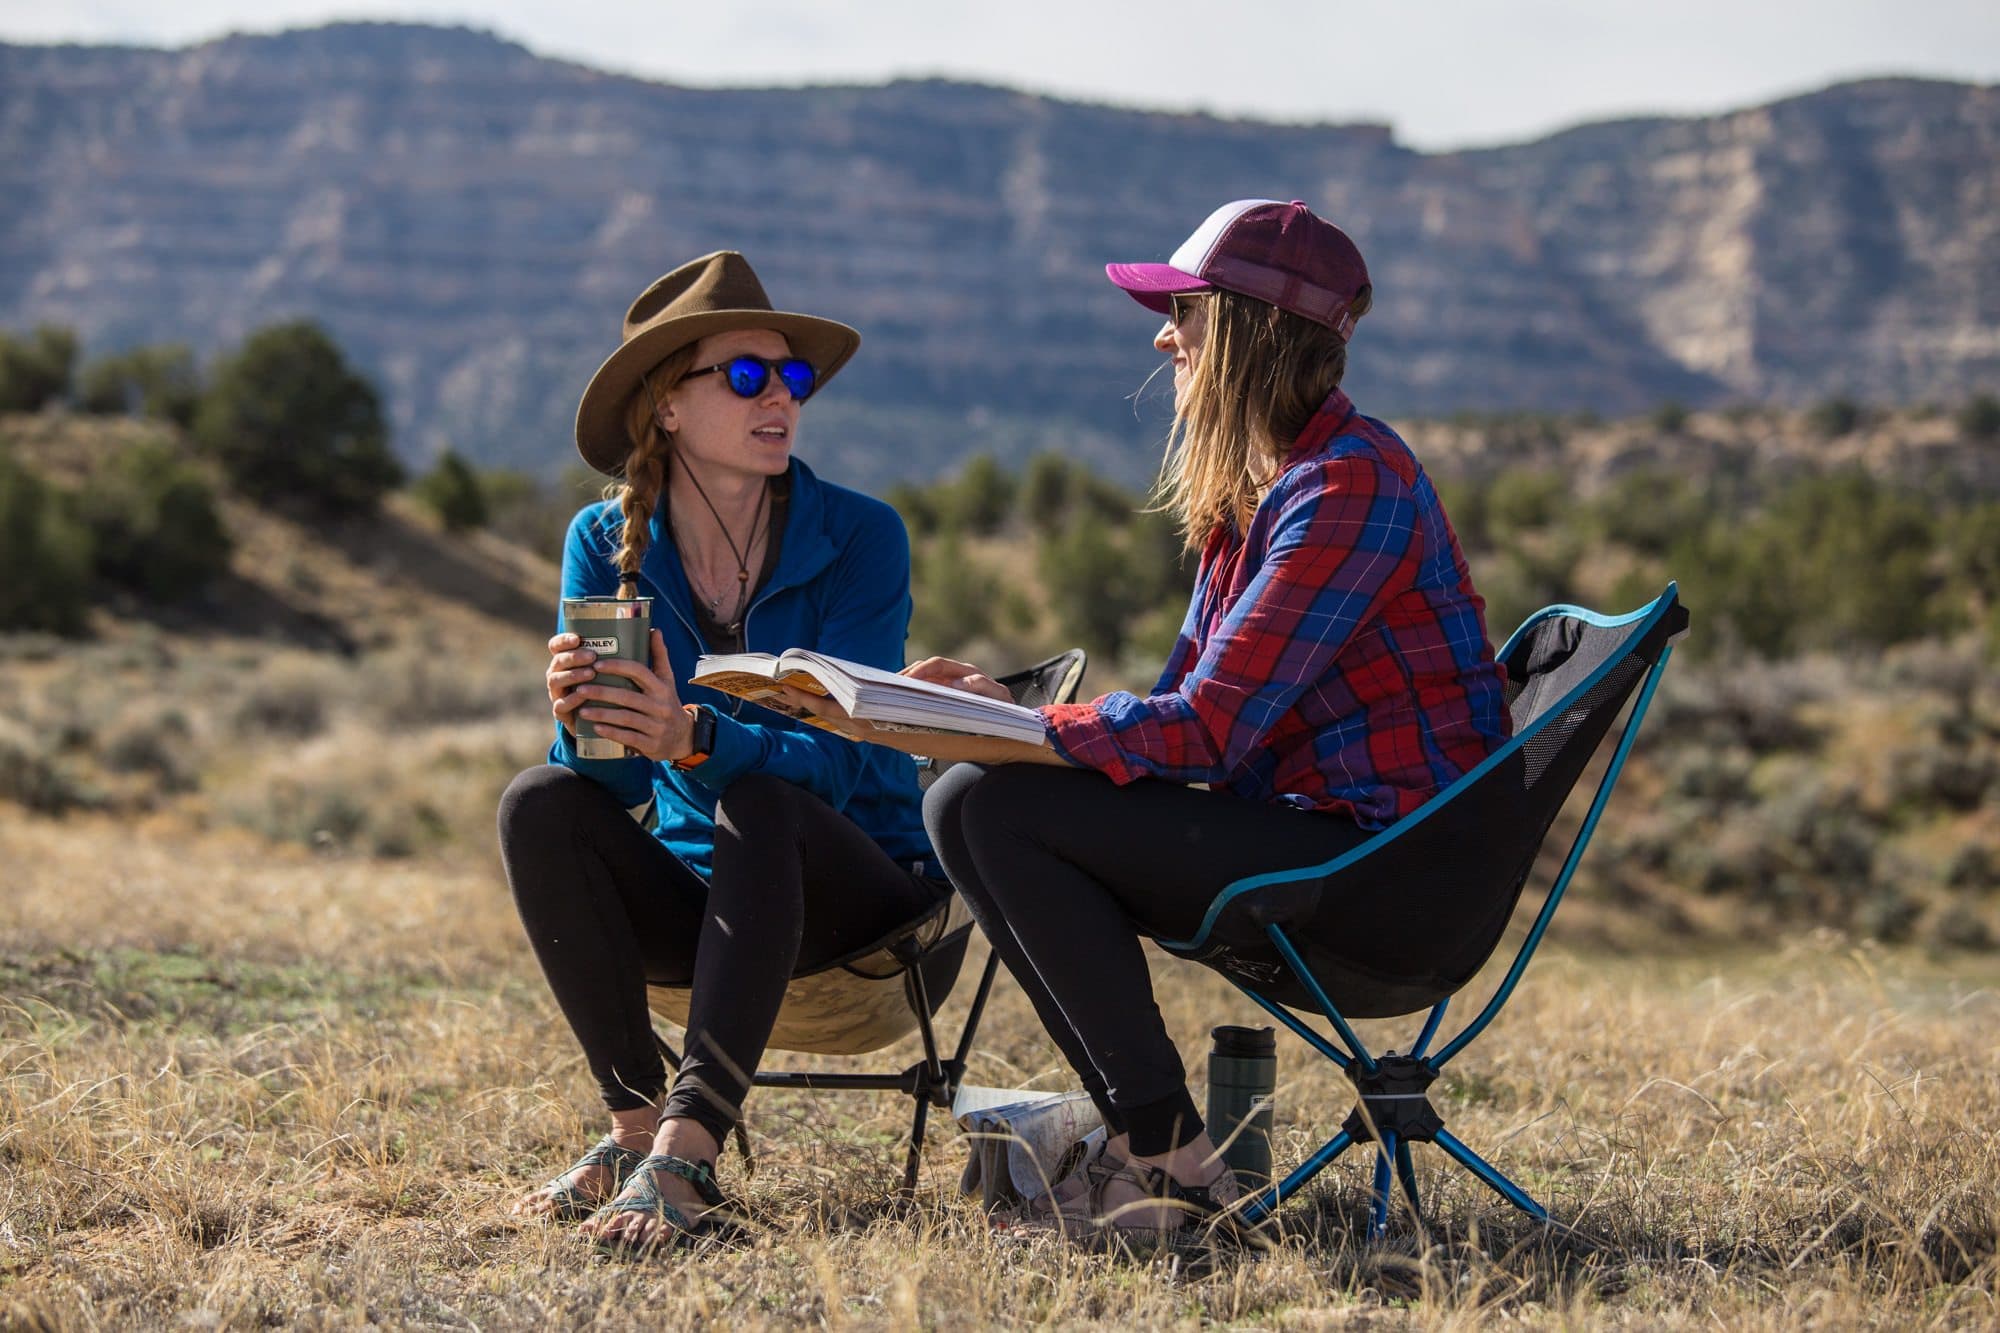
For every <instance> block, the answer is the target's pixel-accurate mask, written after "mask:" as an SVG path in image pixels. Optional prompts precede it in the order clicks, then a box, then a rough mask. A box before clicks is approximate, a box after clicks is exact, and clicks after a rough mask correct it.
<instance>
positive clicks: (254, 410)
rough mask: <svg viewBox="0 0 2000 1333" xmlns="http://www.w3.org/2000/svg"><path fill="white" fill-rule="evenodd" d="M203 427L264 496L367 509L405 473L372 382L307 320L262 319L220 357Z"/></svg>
mask: <svg viewBox="0 0 2000 1333" xmlns="http://www.w3.org/2000/svg"><path fill="white" fill-rule="evenodd" d="M195 436H196V438H197V439H198V440H199V441H200V442H201V444H202V447H203V448H205V449H206V450H208V451H209V452H210V453H211V454H213V455H214V456H215V458H216V459H217V460H219V461H220V462H221V464H222V466H223V469H224V471H225V472H227V473H228V475H229V479H230V482H231V484H233V485H234V486H236V487H237V489H239V490H241V491H242V492H243V493H244V494H245V495H247V496H249V497H251V498H252V499H256V500H264V501H271V502H289V503H293V504H298V505H302V506H306V507H310V508H315V509H319V510H322V511H325V512H329V513H341V512H347V511H354V510H367V509H372V508H374V507H375V505H376V504H377V503H378V502H379V501H380V499H381V497H382V495H383V493H384V492H386V491H388V490H389V489H390V488H391V487H393V486H395V485H397V484H398V483H399V482H400V481H401V480H402V469H401V467H399V466H398V465H397V463H396V460H395V458H394V457H392V456H391V455H390V453H389V437H388V431H387V427H386V426H385V424H384V422H383V419H382V407H381V402H380V400H379V399H378V398H377V397H376V394H375V389H374V387H373V386H372V385H370V384H369V383H368V381H367V380H365V379H363V378H362V377H361V376H359V375H357V374H356V373H355V372H354V371H352V370H351V369H349V368H348V365H347V362H346V359H345V358H344V357H342V355H341V352H340V348H339V347H337V346H336V345H335V344H334V342H333V339H331V338H330V337H328V336H327V334H326V332H325V331H324V330H323V329H321V328H320V327H319V326H318V325H316V324H313V323H311V322H309V321H300V322H297V323H292V324H279V325H274V326H272V327H270V328H266V329H261V330H259V331H258V332H256V333H253V334H251V335H250V337H249V338H248V339H247V340H245V342H244V344H243V346H242V347H241V348H240V349H239V350H238V351H237V352H236V354H235V355H233V356H230V357H227V358H224V360H223V361H222V362H221V363H219V364H218V365H217V366H216V368H215V374H214V377H213V378H212V379H211V381H210V383H209V386H208V389H207V390H206V392H204V393H203V394H202V398H201V405H200V408H199V409H198V410H197V412H196V414H195Z"/></svg>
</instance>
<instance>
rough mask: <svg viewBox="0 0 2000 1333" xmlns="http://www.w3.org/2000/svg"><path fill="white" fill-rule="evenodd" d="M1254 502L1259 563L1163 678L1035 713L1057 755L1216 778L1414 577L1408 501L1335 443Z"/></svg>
mask: <svg viewBox="0 0 2000 1333" xmlns="http://www.w3.org/2000/svg"><path fill="white" fill-rule="evenodd" d="M1264 504H1265V506H1266V507H1268V508H1270V509H1272V510H1274V511H1275V517H1274V519H1273V521H1272V523H1271V528H1270V537H1269V541H1268V546H1267V548H1266V550H1265V552H1264V555H1263V557H1262V561H1261V563H1260V564H1259V566H1258V568H1257V571H1256V573H1255V575H1254V576H1253V578H1252V579H1251V581H1250V583H1249V585H1248V586H1247V587H1246V588H1245V589H1244V591H1243V593H1242V595H1241V596H1240V597H1238V598H1237V600H1236V603H1235V605H1233V606H1232V607H1230V608H1229V610H1228V613H1227V615H1226V616H1225V617H1224V618H1223V620H1222V623H1221V624H1220V625H1219V626H1217V628H1216V631H1215V633H1214V634H1213V635H1212V636H1211V637H1210V639H1209V641H1208V644H1207V647H1206V650H1205V651H1204V652H1203V653H1202V655H1201V659H1200V660H1199V661H1198V662H1196V663H1195V664H1194V667H1193V670H1192V671H1190V672H1188V673H1187V674H1186V675H1185V677H1184V678H1182V679H1181V680H1180V681H1179V683H1178V684H1177V685H1173V686H1171V687H1170V688H1163V689H1161V690H1160V691H1159V692H1157V693H1155V694H1153V695H1152V696H1151V697H1149V698H1145V699H1141V698H1138V697H1137V696H1135V695H1131V694H1126V693H1122V692H1121V693H1116V694H1107V695H1105V696H1104V697H1103V698H1101V699H1098V700H1097V701H1096V702H1094V703H1089V704H1069V705H1059V706H1054V707H1049V708H1045V709H1043V710H1042V713H1043V716H1044V718H1045V720H1046V722H1047V725H1048V729H1049V737H1050V742H1051V744H1053V745H1054V746H1055V747H1056V749H1057V750H1058V751H1059V752H1060V753H1061V754H1062V755H1063V756H1064V757H1065V758H1066V759H1068V760H1070V762H1072V763H1075V764H1080V765H1082V766H1084V767H1087V768H1094V769H1097V770H1099V771H1101V772H1103V773H1106V774H1108V775H1109V776H1110V777H1111V778H1112V780H1113V781H1115V782H1118V783H1120V784H1123V783H1127V782H1132V781H1135V780H1137V779H1139V778H1142V777H1155V778H1163V779H1166V780H1168V781H1171V782H1180V783H1190V782H1208V783H1220V782H1224V781H1226V780H1227V779H1228V778H1229V776H1230V774H1232V773H1233V772H1235V771H1236V769H1237V767H1238V766H1239V765H1240V764H1242V763H1243V761H1244V760H1245V758H1246V756H1249V755H1251V754H1253V753H1254V752H1255V751H1256V749H1257V748H1258V745H1259V743H1260V742H1261V741H1262V739H1263V737H1264V736H1265V735H1266V733H1268V732H1269V731H1270V729H1271V728H1272V726H1274V725H1275V724H1276V723H1277V722H1278V720H1279V719H1281V718H1283V717H1284V716H1285V715H1286V713H1287V712H1288V711H1289V710H1290V709H1291V707H1292V704H1293V702H1294V701H1295V700H1296V699H1297V698H1298V696H1299V694H1300V693H1301V692H1302V691H1304V690H1305V689H1306V688H1308V687H1309V686H1312V685H1314V684H1316V683H1318V682H1319V681H1320V680H1322V679H1323V678H1324V677H1325V676H1326V675H1327V674H1328V672H1329V669H1330V668H1331V666H1332V664H1333V663H1334V661H1335V659H1336V658H1338V657H1339V656H1340V653H1341V651H1342V650H1343V649H1344V648H1346V646H1347V644H1348V642H1349V640H1350V639H1352V638H1353V636H1354V633H1355V631H1356V630H1357V629H1358V628H1360V627H1361V626H1362V625H1364V624H1366V623H1367V622H1368V620H1369V619H1370V618H1372V617H1373V616H1375V615H1376V614H1378V613H1379V612H1380V611H1381V610H1382V609H1383V607H1384V606H1385V605H1386V604H1387V603H1388V602H1389V601H1390V600H1391V599H1392V598H1394V597H1395V596H1396V595H1397V594H1399V593H1400V592H1402V591H1403V590H1405V589H1407V588H1408V587H1410V585H1411V584H1412V582H1413V581H1414V579H1415V576H1416V569H1417V556H1418V554H1419V553H1418V552H1417V550H1416V549H1415V547H1416V544H1417V523H1416V518H1417V503H1416V498H1415V496H1414V495H1413V493H1412V491H1411V488H1410V486H1409V485H1408V484H1407V483H1406V482H1404V481H1403V479H1402V478H1400V477H1398V476H1397V475H1396V474H1395V473H1394V472H1393V471H1391V470H1390V469H1389V468H1388V467H1386V466H1384V465H1383V464H1382V463H1381V462H1380V461H1379V460H1377V459H1375V458H1373V457H1371V456H1369V455H1366V454H1349V455H1344V456H1337V457H1331V458H1324V459H1320V460H1317V461H1315V462H1313V463H1311V464H1308V465H1305V466H1301V467H1296V468H1293V469H1292V470H1291V471H1289V472H1288V473H1286V475H1285V476H1284V477H1282V478H1281V479H1280V480H1279V483H1278V485H1277V487H1276V488H1274V490H1273V491H1272V493H1271V494H1270V495H1269V496H1267V497H1266V498H1265V501H1264ZM1253 532H1254V524H1253ZM1205 573H1206V572H1205ZM1208 582H1209V578H1208V577H1204V579H1203V580H1202V585H1201V586H1198V587H1197V588H1196V590H1195V597H1196V599H1197V604H1199V601H1200V599H1201V597H1202V596H1203V593H1204V591H1205V589H1206V585H1207V583H1208ZM1194 623H1195V616H1194V615H1193V614H1191V615H1190V618H1189V624H1190V625H1191V626H1192V625H1193V624H1194ZM1179 647H1180V645H1176V648H1177V649H1179ZM1167 684H1168V682H1166V681H1163V682H1162V685H1163V686H1165V685H1167Z"/></svg>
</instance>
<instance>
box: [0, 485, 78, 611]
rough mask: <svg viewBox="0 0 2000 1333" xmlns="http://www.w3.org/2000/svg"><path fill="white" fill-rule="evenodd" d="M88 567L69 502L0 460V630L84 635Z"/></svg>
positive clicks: (64, 497)
mask: <svg viewBox="0 0 2000 1333" xmlns="http://www.w3.org/2000/svg"><path fill="white" fill-rule="evenodd" d="M90 561H91V554H90V530H89V529H88V528H86V527H85V526H84V525H83V523H82V522H81V521H80V520H79V519H78V518H77V517H76V514H75V513H74V510H73V506H72V505H71V503H70V501H69V497H68V496H66V495H65V494H63V493H62V492H61V491H58V490H56V489H55V488H54V487H52V486H50V485H48V484H47V483H45V482H43V481H42V480H41V478H39V477H37V476H36V475H35V474H34V473H32V472H29V471H28V470H27V469H26V468H23V467H21V466H20V465H19V464H17V463H15V462H13V461H12V460H11V459H9V458H8V457H6V456H5V455H0V570H5V571H6V573H5V576H4V577H0V630H17V629H40V630H48V631H51V632H52V633H56V634H74V633H76V632H78V631H79V630H81V629H82V628H83V625H84V620H85V616H84V612H85V609H86V607H87V605H88V595H89V590H90Z"/></svg>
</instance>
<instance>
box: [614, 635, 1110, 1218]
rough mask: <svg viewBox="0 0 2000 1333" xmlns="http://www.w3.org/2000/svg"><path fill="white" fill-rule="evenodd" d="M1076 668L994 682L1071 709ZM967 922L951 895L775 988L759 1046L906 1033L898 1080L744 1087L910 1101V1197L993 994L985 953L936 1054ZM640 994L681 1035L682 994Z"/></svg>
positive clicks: (784, 1080) (1060, 660)
mask: <svg viewBox="0 0 2000 1333" xmlns="http://www.w3.org/2000/svg"><path fill="white" fill-rule="evenodd" d="M1086 664H1087V663H1086V659H1085V656H1084V653H1083V650H1082V649H1080V648H1072V649H1071V650H1070V651H1068V652H1066V653H1063V654H1061V655H1060V656H1057V657H1052V658H1050V659H1049V660H1048V661H1046V662H1041V663H1038V664H1037V665H1035V666H1031V667H1028V668H1027V669H1025V670H1022V671H1017V672H1014V673H1013V674H1012V675H1007V676H1000V677H998V678H997V679H998V681H999V683H1000V684H1002V685H1004V686H1006V687H1007V690H1008V692H1009V693H1010V694H1012V695H1013V696H1014V701H1015V702H1016V703H1018V704H1022V705H1024V706H1025V707H1029V708H1035V707H1039V706H1041V705H1043V704H1052V703H1071V702H1074V701H1075V699H1076V696H1077V691H1078V689H1079V688H1081V686H1082V684H1083V671H1084V667H1085V665H1086ZM921 767H922V771H923V773H924V776H925V777H926V778H929V777H932V776H934V775H935V765H933V764H931V763H930V762H929V761H923V763H922V765H921ZM972 924H973V923H972V916H971V914H970V913H969V912H968V911H967V910H966V908H965V904H964V903H963V902H961V901H960V900H959V897H958V895H957V894H955V893H954V894H952V895H951V896H950V897H949V898H947V899H946V900H945V901H943V902H941V903H939V904H938V905H937V906H936V907H935V908H934V909H932V910H931V911H930V912H928V913H926V914H925V915H924V916H923V917H921V918H919V919H917V920H915V921H911V922H908V923H907V924H905V925H903V926H900V927H898V928H897V929H896V930H895V931H893V932H891V933H890V934H889V935H888V936H886V937H885V938H883V939H879V940H876V941H874V942H873V943H871V944H869V945H867V946H866V947H864V948H861V949H857V950H855V951H854V952H853V953H851V954H849V955H847V956H846V957H843V958H836V959H834V960H832V961H831V962H827V963H823V964H820V965H818V966H816V967H815V968H814V970H813V971H811V972H809V973H803V974H799V975H795V976H793V977H792V979H791V984H790V985H788V986H787V987H786V988H785V999H784V1003H783V1005H782V1006H781V1007H780V1008H779V1010H778V1021H777V1024H776V1026H775V1027H774V1028H773V1029H772V1031H771V1039H770V1041H769V1042H768V1043H767V1046H768V1048H769V1049H771V1050H779V1051H799V1052H806V1053H809V1054H814V1055H867V1054H870V1053H872V1052H875V1051H879V1050H881V1049H882V1048H883V1047H885V1046H889V1045H892V1044H893V1043H895V1042H897V1041H900V1040H901V1039H902V1038H904V1037H906V1036H908V1035H909V1033H910V1032H911V1031H912V1030H913V1029H914V1030H915V1031H917V1032H918V1033H920V1034H922V1036H923V1043H924V1054H923V1058H922V1059H921V1060H919V1061H917V1062H916V1063H915V1064H913V1065H911V1066H910V1067H909V1068H908V1069H905V1070H903V1071H902V1072H901V1073H899V1074H890V1073H833V1072H826V1073H821V1072H818V1071H810V1072H789V1071H787V1072H775V1073H774V1072H767V1071H762V1070H760V1071H759V1072H758V1073H757V1074H756V1075H755V1076H754V1077H753V1078H752V1079H751V1084H752V1086H754V1087H759V1088H811V1089H866V1090H873V1091H894V1092H901V1093H903V1094H905V1095H907V1096H908V1097H909V1098H910V1099H911V1100H912V1101H913V1102H914V1103H915V1109H914V1110H913V1111H912V1113H911V1119H910V1149H909V1154H908V1156H907V1157H906V1158H905V1159H904V1163H903V1193H904V1194H909V1193H911V1192H913V1191H914V1190H915V1189H916V1186H917V1167H918V1165H919V1163H920V1162H921V1160H922V1157H923V1150H924V1125H925V1121H926V1120H927V1118H928V1116H929V1114H930V1108H931V1107H933V1106H936V1107H939V1108H949V1107H950V1106H951V1103H952V1099H953V1098H954V1097H956V1096H957V1095H958V1085H959V1081H960V1079H962V1078H963V1077H964V1075H965V1060H966V1057H967V1055H969V1054H970V1053H971V1051H972V1040H973V1037H974V1036H975V1035H977V1033H978V1031H979V1019H980V1016H981V1015H982V1014H983V1013H984V1012H985V1009H986V997H987V994H988V992H990V991H991V990H992V988H993V975H994V972H995V970H996V969H997V968H998V966H999V956H998V955H997V954H990V953H989V954H988V955H987V958H986V969H985V971H984V972H982V973H981V974H980V977H979V988H978V989H977V990H975V991H974V992H973V994H972V1007H971V1009H969V1010H968V1011H967V1012H966V1015H965V1026H964V1028H963V1029H962V1030H961V1031H960V1032H959V1036H958V1044H957V1045H956V1046H955V1047H954V1048H953V1050H952V1054H951V1056H950V1058H948V1059H947V1058H945V1057H943V1056H942V1055H940V1053H939V1049H940V1048H939V1045H938V1039H937V1032H936V1029H935V1027H934V1025H933V1022H932V1020H933V1018H934V1017H935V1015H936V1013H937V1010H938V1006H939V1005H941V1004H943V1003H944V999H945V997H946V996H947V995H949V994H950V993H951V988H952V984H953V983H954V982H955V981H957V980H958V970H959V967H960V966H961V965H962V964H963V963H964V961H965V949H966V944H967V942H968V939H969V937H970V935H971V933H972ZM646 997H647V1003H648V1004H649V1005H650V1007H651V1008H652V1011H653V1013H654V1015H655V1016H657V1017H659V1018H661V1019H664V1020H665V1021H666V1022H668V1023H671V1024H673V1025H674V1026H676V1027H680V1028H682V1029H685V1028H686V1026H687V1012H688V988H687V987H685V986H648V987H647V988H646ZM653 1041H654V1043H655V1044H656V1045H657V1046H658V1047H659V1048H660V1054H661V1055H662V1056H664V1057H665V1058H666V1061H667V1063H668V1064H669V1065H670V1066H672V1067H673V1069H674V1070H675V1072H677V1073H678V1072H679V1070H680V1067H681V1057H680V1052H678V1051H676V1050H675V1049H674V1048H673V1047H672V1046H671V1045H669V1044H668V1043H667V1041H666V1040H665V1039H664V1038H662V1037H661V1036H660V1035H659V1033H657V1032H655V1033H654V1034H653ZM736 1134H737V1146H738V1147H739V1148H741V1149H742V1150H743V1155H744V1157H745V1158H746V1159H747V1158H748V1157H749V1155H750V1151H749V1146H748V1140H747V1139H746V1138H745V1137H744V1134H743V1127H742V1126H741V1125H740V1124H739V1125H738V1126H737V1129H736Z"/></svg>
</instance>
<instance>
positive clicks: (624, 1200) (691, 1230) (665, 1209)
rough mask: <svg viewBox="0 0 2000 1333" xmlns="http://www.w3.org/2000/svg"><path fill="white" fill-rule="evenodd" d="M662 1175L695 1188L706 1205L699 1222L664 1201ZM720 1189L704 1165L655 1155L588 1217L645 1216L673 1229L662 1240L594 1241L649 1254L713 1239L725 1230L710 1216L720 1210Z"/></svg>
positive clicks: (618, 1238) (610, 1238) (711, 1170)
mask: <svg viewBox="0 0 2000 1333" xmlns="http://www.w3.org/2000/svg"><path fill="white" fill-rule="evenodd" d="M659 1171H664V1172H666V1173H667V1174H668V1175H670V1176H679V1177H680V1178H681V1179H682V1180H685V1181H686V1182H687V1183H688V1184H690V1185H692V1186H694V1192H695V1193H696V1194H697V1195H699V1196H700V1198H701V1201H702V1202H703V1203H704V1204H707V1205H708V1209H709V1210H710V1211H705V1212H703V1214H702V1215H701V1216H700V1217H698V1218H693V1219H690V1218H689V1217H688V1215H687V1214H686V1213H684V1212H682V1211H681V1210H680V1209H678V1208H676V1207H674V1206H673V1205H672V1204H670V1203H668V1202H667V1201H666V1198H665V1196H663V1195H662V1194H661V1193H660V1181H659V1178H658V1176H657V1175H655V1173H656V1172H659ZM723 1202H724V1200H723V1197H722V1190H721V1188H720V1187H719V1186H718V1185H717V1184H716V1183H715V1168H714V1167H713V1166H711V1165H710V1164H709V1163H707V1162H690V1161H689V1160H688V1159H687V1158H685V1157H675V1156H672V1155H671V1154H668V1153H654V1154H653V1155H652V1156H651V1157H648V1158H646V1159H645V1160H643V1161H641V1162H640V1163H639V1164H638V1165H637V1166H635V1167H633V1168H632V1173H631V1175H630V1176H628V1177H627V1178H626V1181H625V1187H624V1188H623V1189H621V1190H620V1191H618V1196H617V1197H616V1198H614V1199H612V1200H610V1201H609V1202H608V1203H606V1204H604V1205H603V1206H602V1207H600V1208H599V1209H598V1210H597V1211H596V1212H594V1213H592V1214H591V1220H592V1221H596V1220H598V1219H600V1218H602V1219H606V1220H608V1219H610V1218H612V1217H615V1216H617V1215H619V1214H620V1213H644V1214H645V1215H646V1216H648V1217H652V1218H657V1219H659V1220H660V1221H663V1222H665V1223H667V1224H668V1225H669V1226H671V1227H672V1228H673V1229H672V1230H671V1231H669V1232H667V1233H666V1234H665V1235H664V1236H656V1237H653V1238H651V1239H648V1240H643V1241H634V1240H627V1239H625V1238H624V1236H622V1235H619V1236H606V1237H597V1238H596V1241H597V1243H598V1244H599V1245H602V1246H603V1247H605V1248H606V1249H611V1250H619V1251H635V1250H651V1249H659V1248H664V1247H665V1246H669V1245H676V1244H679V1243H680V1242H682V1241H684V1240H695V1239H699V1238H700V1237H703V1236H707V1235H712V1234H714V1233H716V1232H717V1231H719V1230H721V1229H722V1228H723V1226H724V1223H723V1220H722V1219H721V1218H720V1217H718V1216H712V1212H713V1210H715V1209H718V1208H721V1207H722V1206H723Z"/></svg>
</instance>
